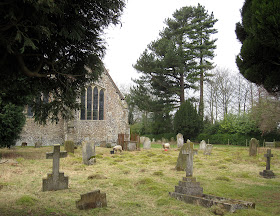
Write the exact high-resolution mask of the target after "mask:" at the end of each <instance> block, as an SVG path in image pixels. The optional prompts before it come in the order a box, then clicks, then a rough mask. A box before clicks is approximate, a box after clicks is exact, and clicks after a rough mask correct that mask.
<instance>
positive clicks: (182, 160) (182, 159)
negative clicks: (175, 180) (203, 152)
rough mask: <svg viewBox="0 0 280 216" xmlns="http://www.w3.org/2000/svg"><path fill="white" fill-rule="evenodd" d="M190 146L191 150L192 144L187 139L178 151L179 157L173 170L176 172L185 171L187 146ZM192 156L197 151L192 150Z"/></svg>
mask: <svg viewBox="0 0 280 216" xmlns="http://www.w3.org/2000/svg"><path fill="white" fill-rule="evenodd" d="M189 145H190V146H192V148H193V143H192V142H191V141H190V140H189V139H188V140H187V143H185V144H184V145H183V146H182V148H181V149H180V153H179V156H178V159H177V163H176V167H175V169H176V170H177V171H185V170H186V166H187V163H188V161H187V163H186V160H187V153H186V152H187V148H188V147H187V146H189ZM193 154H197V150H193Z"/></svg>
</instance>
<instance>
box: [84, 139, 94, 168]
mask: <svg viewBox="0 0 280 216" xmlns="http://www.w3.org/2000/svg"><path fill="white" fill-rule="evenodd" d="M82 148H83V163H84V164H85V165H92V164H94V163H95V162H96V159H95V156H96V154H95V145H94V144H92V143H91V142H83V143H82Z"/></svg>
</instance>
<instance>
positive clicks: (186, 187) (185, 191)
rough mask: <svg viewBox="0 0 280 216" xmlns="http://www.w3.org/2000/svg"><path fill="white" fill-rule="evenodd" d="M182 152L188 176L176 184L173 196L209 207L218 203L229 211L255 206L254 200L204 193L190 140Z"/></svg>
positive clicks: (171, 194)
mask: <svg viewBox="0 0 280 216" xmlns="http://www.w3.org/2000/svg"><path fill="white" fill-rule="evenodd" d="M180 153H182V155H186V160H185V162H186V177H183V181H179V185H178V186H175V192H169V195H170V196H171V197H173V198H175V199H177V200H181V201H183V202H186V203H190V204H194V205H201V206H203V207H207V208H210V207H212V206H213V205H217V206H219V208H221V209H222V210H223V211H229V212H235V211H236V210H238V209H245V208H255V203H252V202H244V201H242V200H232V199H227V198H224V197H216V196H212V195H207V194H203V188H202V187H200V183H199V182H196V178H194V177H193V155H194V150H193V144H192V143H191V142H190V141H189V140H188V141H187V143H186V144H184V145H183V147H182V148H181V151H180Z"/></svg>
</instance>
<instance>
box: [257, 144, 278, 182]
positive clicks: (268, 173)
mask: <svg viewBox="0 0 280 216" xmlns="http://www.w3.org/2000/svg"><path fill="white" fill-rule="evenodd" d="M264 157H266V169H265V170H264V171H262V172H260V175H261V176H263V177H264V178H275V174H274V173H273V171H272V170H270V161H271V158H272V157H273V154H271V149H267V153H266V154H264Z"/></svg>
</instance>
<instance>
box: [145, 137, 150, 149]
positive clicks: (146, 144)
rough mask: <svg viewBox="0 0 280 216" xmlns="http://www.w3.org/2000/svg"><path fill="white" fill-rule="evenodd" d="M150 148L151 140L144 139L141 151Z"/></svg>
mask: <svg viewBox="0 0 280 216" xmlns="http://www.w3.org/2000/svg"><path fill="white" fill-rule="evenodd" d="M150 148H151V140H150V138H148V137H146V139H145V140H144V143H143V149H150Z"/></svg>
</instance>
